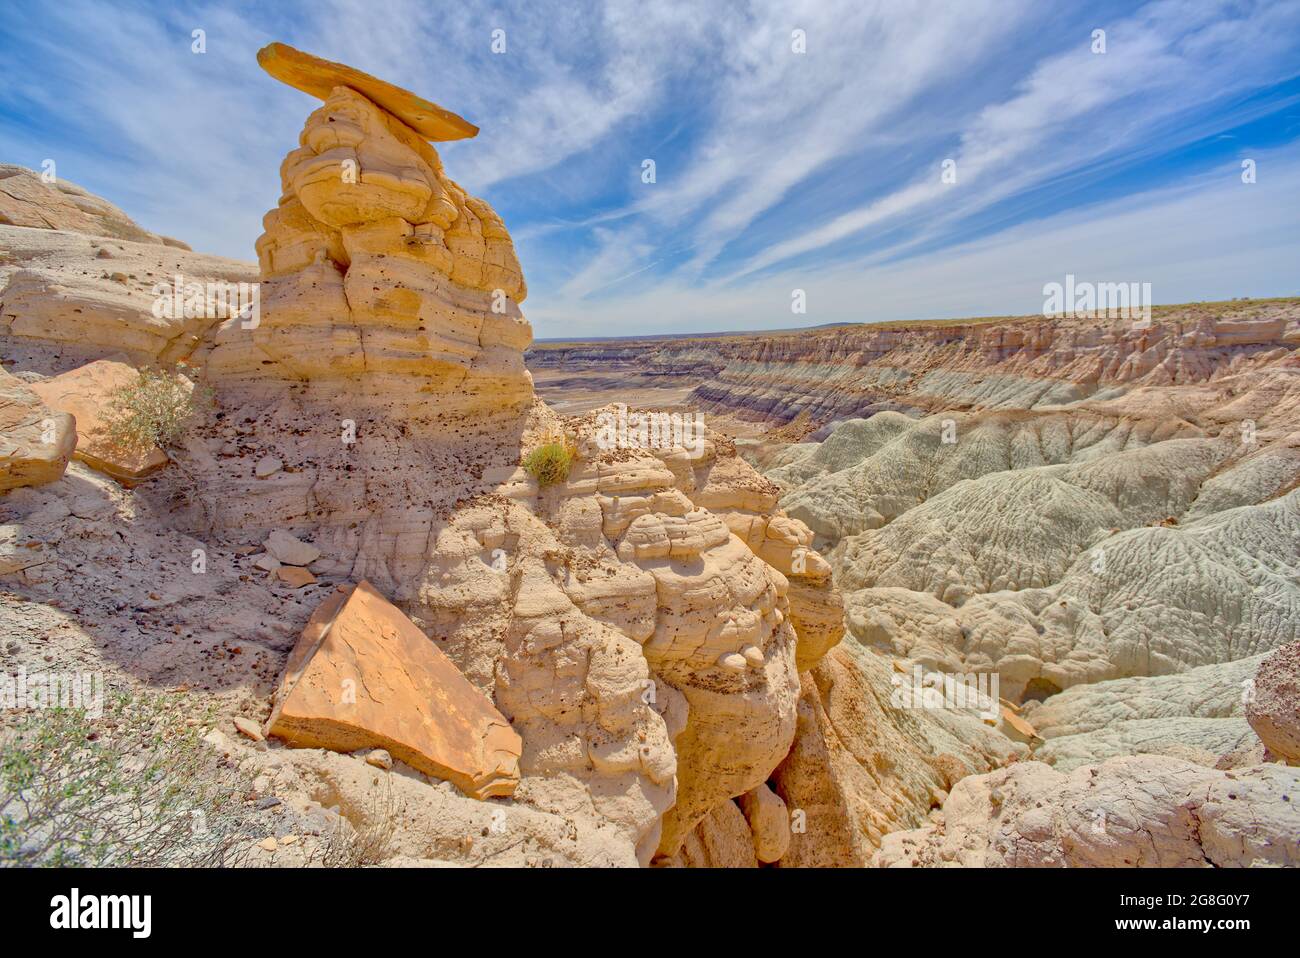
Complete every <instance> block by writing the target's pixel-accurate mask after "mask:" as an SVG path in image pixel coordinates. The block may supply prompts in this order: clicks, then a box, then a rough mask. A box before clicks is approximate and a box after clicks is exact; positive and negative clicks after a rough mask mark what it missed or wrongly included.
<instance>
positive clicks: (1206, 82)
mask: <svg viewBox="0 0 1300 958" xmlns="http://www.w3.org/2000/svg"><path fill="white" fill-rule="evenodd" d="M197 28H201V29H203V30H204V31H205V32H206V42H207V51H206V53H203V54H201V55H200V54H195V53H193V52H191V31H192V30H194V29H197ZM1099 29H1100V30H1104V31H1105V43H1106V50H1105V52H1104V53H1094V52H1093V50H1092V46H1093V43H1094V41H1093V32H1094V31H1095V30H1099ZM494 30H504V31H505V43H506V50H505V52H504V53H500V54H498V53H494V52H493V51H492V46H491V44H492V33H493V31H494ZM795 30H802V31H803V32H804V35H805V36H806V52H804V53H797V52H795V51H794V50H793V49H792V36H793V31H795ZM271 40H281V41H284V42H287V43H290V44H293V45H294V46H298V47H300V48H302V49H305V50H308V51H310V52H312V53H316V54H318V55H321V56H324V57H327V58H329V59H334V60H341V61H343V62H346V63H349V64H351V65H353V66H356V67H358V68H360V69H363V70H366V71H368V72H370V73H373V74H375V75H377V76H380V77H382V78H384V79H387V80H390V81H392V82H394V83H398V84H400V85H403V86H406V87H409V88H410V89H412V90H414V91H416V92H418V93H420V94H422V95H424V96H427V97H428V98H430V99H432V100H434V101H436V102H438V103H440V104H442V105H443V106H445V107H447V108H449V109H452V110H455V111H456V112H458V113H460V114H462V115H463V116H465V117H467V118H468V119H470V120H472V121H473V122H474V123H476V124H478V125H479V126H480V127H481V129H482V132H481V133H480V135H479V136H478V137H477V138H476V139H473V140H469V141H465V142H460V143H454V144H443V145H441V146H440V150H441V152H442V154H443V157H444V160H445V163H446V166H447V169H448V171H449V172H450V173H451V175H452V176H453V177H454V178H456V179H457V180H458V181H459V182H460V183H461V184H462V185H464V186H465V187H466V188H467V189H469V190H471V191H472V192H475V193H477V194H479V195H481V196H483V197H485V198H486V199H487V200H489V201H490V202H491V203H492V204H493V205H494V206H495V207H496V209H497V210H498V211H499V212H500V213H501V215H502V216H503V217H504V219H505V221H506V224H507V226H508V227H509V228H510V230H511V232H512V234H513V235H514V237H515V242H516V245H517V246H518V249H519V254H520V258H521V260H522V262H523V265H524V272H525V276H526V277H527V279H528V283H529V287H530V295H529V298H528V301H527V302H526V303H525V304H524V309H525V313H526V314H527V315H528V317H529V319H530V320H531V321H532V323H533V327H534V330H535V333H536V335H537V336H538V337H547V338H555V337H565V336H592V335H628V334H636V333H668V332H703V331H713V330H727V329H770V328H787V327H791V326H802V325H819V324H823V323H833V322H873V321H880V320H889V319H910V318H926V317H949V316H967V315H988V314H1000V313H1030V312H1036V311H1038V310H1040V309H1041V308H1042V302H1043V295H1042V287H1043V285H1044V284H1045V283H1049V282H1054V281H1062V280H1063V278H1064V276H1065V274H1066V273H1074V274H1075V275H1076V276H1077V277H1079V278H1080V279H1083V280H1088V279H1091V280H1095V281H1106V282H1150V283H1151V284H1152V290H1153V295H1154V298H1155V300H1156V301H1157V302H1182V301H1187V300H1198V299H1222V298H1230V297H1233V296H1242V295H1250V296H1268V295H1288V294H1289V295H1295V294H1300V268H1298V267H1300V255H1298V254H1300V242H1297V241H1298V240H1300V0H1269V2H1266V0H1256V2H1252V0H1157V2H1152V3H1146V4H1141V3H1135V2H1127V3H1118V2H1105V0H1102V2H1061V0H1052V2H1047V0H1036V2H1029V0H960V2H955V0H948V2H942V3H940V2H930V0H907V2H903V0H883V2H870V0H845V2H840V0H815V2H807V3H801V2H771V3H757V2H756V3H717V2H707V3H706V2H702V0H696V2H693V3H678V2H674V0H661V2H646V0H638V2H626V3H624V2H610V3H606V4H591V5H584V4H575V3H551V2H545V0H534V2H522V3H517V4H516V3H495V4H475V3H455V4H451V3H446V4H444V3H428V2H424V3H416V2H410V3H403V2H398V3H380V2H362V0H314V2H311V3H302V4H296V3H275V4H263V3H221V4H216V3H185V2H179V3H166V4H161V3H160V4H145V3H138V4H133V3H115V4H109V3H103V2H99V3H91V2H78V0H64V2H60V3H57V4H52V3H48V2H39V3H37V2H31V3H28V2H25V0H19V2H17V3H11V4H10V5H9V9H8V10H7V12H6V15H5V16H4V17H3V19H2V20H0V62H3V63H4V64H5V66H4V70H3V75H2V78H0V161H7V162H14V163H20V164H23V165H25V166H29V167H39V166H40V164H41V162H42V161H43V160H44V159H47V158H52V159H54V160H55V161H56V163H57V169H58V173H59V175H60V176H61V177H64V178H67V179H70V180H73V181H75V182H78V183H80V184H82V185H83V186H85V187H87V188H88V189H90V190H92V191H94V192H96V193H99V194H101V195H103V196H105V197H107V198H109V199H110V200H112V201H113V202H115V203H117V204H118V205H119V206H121V207H122V208H123V209H125V210H126V211H127V212H128V213H130V214H131V215H132V216H133V217H135V218H136V219H137V220H138V221H139V222H140V223H141V224H142V225H144V226H146V227H148V228H150V229H153V230H156V231H158V232H162V233H166V234H169V235H173V236H177V237H179V238H181V239H184V240H186V241H187V242H189V243H190V244H191V245H193V246H194V247H195V248H196V249H198V250H201V251H204V252H212V253H219V254H222V255H227V256H235V257H239V258H242V259H252V258H253V242H254V240H255V239H256V237H257V235H258V233H259V232H260V230H261V225H260V224H261V217H262V214H263V213H264V212H265V211H266V210H267V209H269V208H270V207H272V206H273V205H274V204H275V202H276V200H277V198H278V196H279V191H280V184H279V172H278V171H279V163H280V160H281V158H282V157H283V155H284V154H285V153H286V152H287V151H288V150H290V149H291V148H293V147H294V146H296V144H297V135H298V131H299V130H300V129H301V127H302V123H303V121H304V119H305V118H306V116H307V114H308V113H309V112H310V111H311V110H312V109H314V108H315V105H316V103H317V101H315V100H313V99H312V98H310V97H308V96H307V95H305V94H302V93H299V92H297V91H295V90H292V89H289V88H288V87H285V86H283V85H282V84H279V83H277V82H276V81H274V80H272V79H271V78H270V77H268V76H267V75H265V74H264V73H262V71H261V70H260V69H259V68H258V67H257V66H256V63H255V60H254V56H255V53H256V51H257V49H258V48H259V47H260V46H262V45H263V44H264V43H267V42H269V41H271ZM646 159H652V160H654V162H655V174H656V177H655V180H656V181H655V182H654V183H644V182H643V181H642V175H641V174H642V168H643V161H644V160H646ZM1247 159H1249V160H1253V161H1254V162H1255V169H1256V174H1257V179H1256V182H1254V183H1250V184H1247V183H1243V182H1242V178H1241V164H1242V161H1243V160H1247ZM945 160H952V161H953V162H954V163H955V170H956V182H955V183H945V182H943V179H942V176H941V174H942V171H943V163H944V161H945ZM795 289H801V290H803V291H804V293H805V297H806V302H807V312H806V313H804V314H794V313H792V311H791V301H792V291H793V290H795Z"/></svg>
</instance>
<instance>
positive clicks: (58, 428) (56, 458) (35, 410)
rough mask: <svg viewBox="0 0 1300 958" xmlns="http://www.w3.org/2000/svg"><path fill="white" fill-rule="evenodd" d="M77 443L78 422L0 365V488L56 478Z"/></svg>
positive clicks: (41, 483) (0, 489) (4, 488)
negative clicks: (53, 408) (46, 403)
mask: <svg viewBox="0 0 1300 958" xmlns="http://www.w3.org/2000/svg"><path fill="white" fill-rule="evenodd" d="M76 445H77V429H76V423H75V422H74V421H73V419H72V417H71V416H69V415H68V414H67V413H62V412H55V411H54V410H52V409H50V408H49V407H48V406H46V405H45V404H44V403H42V402H41V400H40V397H38V396H37V395H36V393H34V392H33V391H32V390H31V389H30V388H29V387H28V386H27V385H26V384H25V383H24V382H23V381H22V380H20V379H19V378H18V377H17V376H12V375H10V374H9V373H7V372H5V371H4V370H3V369H0V492H3V491H4V490H6V489H16V488H17V487H19V486H39V485H43V484H45V483H47V482H54V481H55V480H56V479H59V478H60V477H62V475H63V471H64V470H65V469H67V468H68V460H70V459H71V458H72V454H73V450H74V449H75V448H76Z"/></svg>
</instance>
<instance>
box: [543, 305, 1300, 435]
mask: <svg viewBox="0 0 1300 958" xmlns="http://www.w3.org/2000/svg"><path fill="white" fill-rule="evenodd" d="M1297 342H1300V303H1297V301H1295V300H1277V301H1275V300H1260V301H1253V302H1244V303H1241V302H1232V303H1217V304H1191V305H1187V306H1175V307H1161V308H1157V309H1156V310H1155V312H1154V315H1153V317H1152V320H1151V322H1150V323H1149V324H1145V325H1144V324H1142V323H1140V322H1137V321H1135V320H1132V319H1111V318H1107V317H1105V316H1099V317H1080V318H1074V319H1068V318H1062V317H1053V318H1045V317H1043V316H1028V317H1007V318H1005V319H999V320H980V321H965V322H963V321H961V320H955V321H951V322H947V321H934V322H915V323H880V324H872V325H863V326H848V327H835V328H833V329H813V330H803V331H799V332H792V333H776V334H756V335H735V336H717V337H712V338H704V337H691V338H689V339H678V340H674V339H656V340H648V341H640V342H628V341H618V342H610V343H571V344H570V343H555V344H546V345H544V346H538V347H536V348H534V349H533V350H532V351H531V352H530V353H529V357H528V358H529V363H530V364H531V365H532V366H533V368H536V369H550V368H554V369H564V370H567V371H569V372H578V371H590V372H600V373H605V374H609V375H610V376H611V378H613V379H615V381H617V376H618V374H620V373H623V374H625V373H626V372H627V371H628V370H629V369H632V370H635V371H637V372H646V371H648V372H650V373H652V374H653V375H654V376H655V378H656V379H659V380H663V381H683V382H689V383H691V384H693V385H694V384H698V385H696V386H695V389H694V392H693V393H692V396H691V402H692V404H693V405H698V406H702V407H703V408H705V409H706V410H711V411H713V410H716V411H729V412H733V413H736V414H739V415H742V416H745V417H747V418H751V419H754V420H757V421H764V422H778V423H786V422H791V421H792V420H795V419H797V418H799V417H803V418H804V419H806V420H807V423H808V427H809V431H811V430H812V429H813V428H816V427H817V426H820V425H824V424H826V423H828V422H831V421H833V420H836V419H848V418H852V417H855V416H869V415H871V414H872V413H874V412H878V411H880V410H882V409H907V410H914V411H923V412H933V411H938V410H941V409H960V408H965V407H969V406H982V407H986V408H1010V409H1029V408H1039V407H1043V406H1048V405H1052V404H1058V403H1069V402H1074V401H1077V400H1080V399H1084V398H1087V397H1091V396H1099V395H1100V396H1105V395H1107V394H1108V393H1110V394H1112V396H1113V391H1114V390H1115V388H1117V387H1118V389H1119V390H1120V392H1121V393H1123V392H1128V391H1132V392H1134V393H1137V392H1141V391H1142V390H1147V391H1149V392H1153V391H1159V390H1163V389H1165V387H1169V386H1176V387H1179V389H1180V390H1181V391H1182V395H1181V396H1179V397H1178V398H1179V400H1180V401H1179V402H1178V405H1185V402H1184V401H1183V400H1185V398H1187V397H1192V398H1194V397H1195V393H1196V392H1197V391H1198V388H1201V385H1208V386H1209V391H1210V392H1217V393H1219V394H1220V395H1221V396H1223V397H1224V398H1231V390H1230V389H1226V388H1225V386H1227V384H1226V383H1223V382H1221V381H1217V382H1216V380H1221V377H1222V370H1223V369H1224V368H1225V367H1230V368H1231V369H1232V370H1233V371H1234V372H1235V373H1241V374H1248V373H1250V372H1251V371H1257V370H1264V369H1267V368H1269V367H1271V366H1276V365H1278V364H1280V363H1284V362H1285V360H1286V357H1287V355H1288V354H1289V353H1290V352H1291V350H1292V349H1294V347H1295V344H1296V343H1297ZM1198 384H1201V385H1198ZM1189 387H1190V388H1189ZM1238 395H1240V394H1239V393H1238ZM1261 398H1262V397H1261ZM1294 402H1295V399H1294V395H1293V396H1292V398H1291V399H1290V400H1289V402H1288V406H1287V407H1284V408H1282V409H1278V410H1276V411H1270V410H1269V409H1268V407H1267V404H1263V405H1262V406H1261V411H1262V412H1263V413H1264V414H1265V415H1264V417H1263V418H1264V419H1268V420H1272V421H1276V422H1278V423H1284V422H1286V421H1287V419H1286V413H1287V411H1288V409H1289V410H1290V411H1291V412H1292V413H1293V412H1294V409H1295V407H1294ZM1257 418H1259V417H1257ZM1291 421H1294V416H1292V419H1291Z"/></svg>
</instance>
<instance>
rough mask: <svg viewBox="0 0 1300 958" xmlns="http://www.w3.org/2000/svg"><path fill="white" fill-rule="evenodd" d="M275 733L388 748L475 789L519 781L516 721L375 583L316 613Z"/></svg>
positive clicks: (274, 716)
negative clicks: (510, 722) (507, 717)
mask: <svg viewBox="0 0 1300 958" xmlns="http://www.w3.org/2000/svg"><path fill="white" fill-rule="evenodd" d="M266 734H268V735H274V736H276V737H278V738H282V739H284V740H286V741H288V742H290V743H291V744H293V745H297V746H300V747H305V748H328V749H332V750H334V751H339V752H352V751H356V750H357V749H362V748H375V747H382V748H384V749H386V750H387V751H388V752H390V753H391V754H392V755H393V756H395V757H396V758H398V759H400V760H401V761H403V762H406V764H408V765H410V766H411V767H412V768H415V769H417V770H419V771H421V772H424V773H425V774H427V775H430V776H432V777H434V778H439V779H445V780H447V781H450V782H453V783H454V784H455V785H456V786H457V787H458V788H460V790H461V791H462V792H464V793H465V794H466V795H469V796H470V797H471V798H487V797H490V796H496V795H509V794H510V793H511V792H513V791H514V789H515V786H516V785H517V784H518V781H519V754H520V751H521V743H520V739H519V736H518V735H517V734H515V732H514V730H513V729H511V727H510V724H509V722H507V721H506V719H505V717H504V716H502V715H501V713H499V712H498V711H497V710H496V709H495V708H493V707H492V703H491V702H490V701H488V699H487V698H486V697H484V695H483V694H482V693H481V692H480V691H479V690H478V689H476V688H474V686H472V685H470V683H469V682H468V681H466V679H465V677H464V676H462V675H461V674H460V671H459V670H458V669H457V668H456V667H455V666H454V665H453V664H452V663H451V661H450V660H448V658H447V657H446V656H445V655H444V654H443V653H442V652H441V651H440V650H439V649H438V647H437V646H435V645H434V644H433V643H432V642H430V641H429V639H428V637H427V636H426V635H425V634H424V633H423V632H421V631H420V630H419V629H418V628H416V626H415V625H414V624H413V623H412V622H411V621H410V619H408V618H406V616H404V615H403V614H402V613H401V612H400V611H399V610H398V609H396V608H394V607H393V606H392V605H391V604H390V603H389V602H388V601H387V600H385V599H384V597H383V596H381V595H380V594H379V593H378V592H376V591H375V589H374V587H373V586H371V585H370V583H368V582H362V583H361V584H359V585H357V586H356V587H354V588H347V589H339V590H337V591H335V593H334V594H333V595H331V596H330V597H329V598H328V599H326V600H325V601H324V602H323V603H322V604H321V605H320V607H319V608H318V609H317V610H316V612H315V613H314V614H313V615H312V617H311V620H310V621H308V623H307V627H306V628H305V629H304V630H303V634H302V638H301V639H300V640H299V642H298V645H297V647H296V648H295V649H294V650H293V653H292V654H291V655H290V656H289V661H288V663H287V664H286V666H285V674H284V677H283V679H282V680H281V684H280V689H279V691H278V692H277V693H276V697H275V704H274V708H273V710H272V712H271V718H270V720H269V721H268V722H267V726H266Z"/></svg>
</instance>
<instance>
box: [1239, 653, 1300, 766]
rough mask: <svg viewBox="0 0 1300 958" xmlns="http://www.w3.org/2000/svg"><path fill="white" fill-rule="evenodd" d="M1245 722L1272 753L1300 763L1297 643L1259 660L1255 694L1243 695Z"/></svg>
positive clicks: (1299, 683) (1299, 690)
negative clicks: (1261, 660)
mask: <svg viewBox="0 0 1300 958" xmlns="http://www.w3.org/2000/svg"><path fill="white" fill-rule="evenodd" d="M1246 721H1248V722H1249V723H1250V727H1251V728H1253V729H1254V730H1255V734H1256V735H1258V736H1259V739H1260V741H1261V742H1263V743H1264V745H1265V746H1266V747H1267V748H1268V750H1269V751H1270V752H1271V753H1273V755H1275V756H1277V757H1278V758H1280V759H1283V760H1285V761H1286V762H1287V764H1289V765H1300V642H1292V643H1291V644H1290V645H1284V646H1282V648H1280V649H1277V650H1276V651H1275V652H1273V654H1272V655H1270V656H1269V657H1268V658H1266V659H1265V660H1264V661H1263V662H1262V663H1260V666H1259V671H1258V672H1256V673H1255V685H1254V694H1253V695H1247V696H1246Z"/></svg>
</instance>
